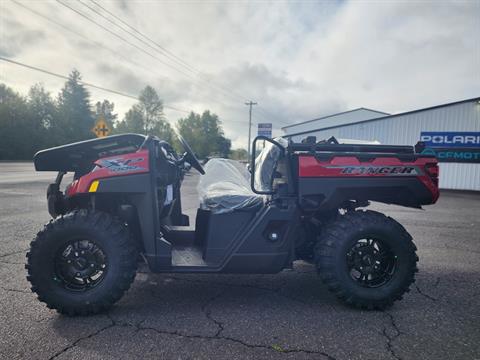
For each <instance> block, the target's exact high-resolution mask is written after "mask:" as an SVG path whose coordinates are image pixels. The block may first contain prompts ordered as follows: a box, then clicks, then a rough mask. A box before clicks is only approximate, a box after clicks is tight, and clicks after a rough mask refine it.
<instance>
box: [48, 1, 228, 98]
mask: <svg viewBox="0 0 480 360" xmlns="http://www.w3.org/2000/svg"><path fill="white" fill-rule="evenodd" d="M57 1H58V0H57ZM77 1H78V2H79V3H80V4H81V5H83V6H84V7H86V8H87V9H89V10H90V11H92V12H93V13H94V14H96V15H98V16H100V17H102V18H103V19H105V20H107V21H108V22H109V23H111V24H112V25H114V26H116V27H117V28H119V29H120V30H122V31H124V32H125V33H127V34H128V35H130V36H132V37H133V38H135V39H136V40H137V41H140V42H141V43H142V44H144V45H146V46H148V47H149V48H150V49H152V50H153V51H156V52H157V53H159V54H160V55H162V56H165V54H164V52H161V51H159V50H158V49H157V48H155V47H153V46H152V45H150V44H149V43H148V42H146V41H145V40H143V39H142V38H140V37H138V36H137V35H135V34H133V33H132V32H130V31H128V30H125V29H124V28H123V27H121V26H120V25H118V24H117V23H116V22H115V21H113V20H111V19H109V18H108V17H107V16H105V15H103V14H101V13H100V12H98V11H97V10H95V9H93V8H92V7H91V6H89V5H88V4H85V3H84V2H82V1H81V0H77ZM155 59H157V60H158V61H159V62H161V63H162V64H164V65H166V66H168V67H170V68H171V69H173V70H175V71H178V72H180V73H181V74H183V75H185V76H187V77H189V78H190V79H192V80H193V81H195V82H197V81H198V79H197V78H196V77H194V75H192V74H189V73H186V72H184V71H183V70H180V69H178V68H177V67H175V66H174V65H171V64H169V63H166V62H164V61H163V60H160V59H159V58H157V57H155ZM177 64H178V62H177ZM187 71H192V70H191V69H187ZM195 75H197V74H195ZM204 83H205V84H206V85H207V86H212V85H214V84H211V83H209V82H206V81H204ZM220 90H221V89H220ZM225 94H226V95H227V96H230V94H228V93H225Z"/></svg>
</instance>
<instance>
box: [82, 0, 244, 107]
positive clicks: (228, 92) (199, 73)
mask: <svg viewBox="0 0 480 360" xmlns="http://www.w3.org/2000/svg"><path fill="white" fill-rule="evenodd" d="M78 1H79V2H80V3H82V1H81V0H78ZM90 1H91V2H92V3H94V4H95V5H96V6H97V7H99V8H101V9H102V10H103V11H105V12H106V13H108V14H109V15H111V16H112V17H113V18H115V19H117V20H118V21H120V22H121V23H122V24H124V25H126V26H127V27H128V28H130V29H131V30H133V31H134V32H135V33H137V34H139V35H140V36H142V37H143V38H145V39H147V40H148V41H150V42H151V43H153V44H154V45H156V46H157V47H158V48H159V49H160V50H161V53H162V55H164V56H167V57H169V58H170V59H173V61H175V62H176V63H177V64H179V65H181V66H183V67H185V68H187V69H188V70H190V71H191V72H193V73H194V74H195V75H196V76H198V77H201V78H202V80H203V81H204V82H206V83H207V84H208V85H210V86H215V87H216V88H217V89H219V90H220V91H222V92H223V93H224V94H226V95H227V96H233V98H234V99H235V101H238V100H239V99H240V98H242V101H243V98H244V97H243V96H239V95H238V94H236V93H235V92H234V91H232V90H230V89H228V88H225V87H223V86H221V85H218V84H216V83H214V82H211V80H209V79H207V78H206V76H205V74H203V72H202V71H200V70H198V69H196V68H195V67H194V66H192V65H190V64H188V63H187V62H186V61H184V60H183V59H182V58H180V57H178V56H177V55H175V54H174V53H172V52H171V51H169V50H168V49H166V48H165V47H164V46H162V45H160V44H159V43H158V42H156V41H154V40H153V39H152V38H151V37H149V36H147V35H145V34H144V33H142V32H140V31H139V30H137V29H136V28H134V27H133V26H132V25H130V24H128V23H127V22H126V21H124V20H122V19H121V18H120V17H118V16H117V15H115V14H114V13H112V12H111V11H109V10H107V9H105V7H103V6H102V5H100V4H98V3H97V2H96V1H95V0H90ZM82 4H83V3H82ZM83 5H85V6H87V7H88V5H86V4H83ZM88 8H89V9H91V7H88ZM91 10H92V9H91ZM92 11H94V10H92ZM95 13H97V14H98V15H100V16H102V17H103V18H105V19H107V20H108V21H109V22H112V21H111V20H110V19H108V18H106V17H105V16H103V15H102V14H100V13H98V12H95ZM116 26H117V27H119V28H121V29H122V30H123V31H125V32H127V31H126V30H125V29H123V28H122V27H120V26H118V25H116ZM127 33H129V34H130V35H132V36H134V35H133V34H131V33H130V32H127ZM137 39H138V38H137ZM142 42H143V41H142ZM147 45H148V44H147ZM149 47H151V46H149ZM157 51H158V50H157Z"/></svg>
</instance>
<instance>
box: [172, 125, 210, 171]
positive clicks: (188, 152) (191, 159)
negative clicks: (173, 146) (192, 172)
mask: <svg viewBox="0 0 480 360" xmlns="http://www.w3.org/2000/svg"><path fill="white" fill-rule="evenodd" d="M178 139H179V140H180V142H181V143H182V145H183V149H184V150H185V153H186V154H185V156H184V158H183V159H184V160H185V161H187V162H188V163H190V165H192V167H194V168H195V169H196V170H197V171H198V172H199V173H200V174H202V175H205V170H203V167H202V165H200V162H199V161H198V159H197V157H196V156H195V154H194V153H193V150H192V148H191V147H190V145H188V143H187V142H186V141H185V139H184V138H183V137H182V135H180V134H179V135H178Z"/></svg>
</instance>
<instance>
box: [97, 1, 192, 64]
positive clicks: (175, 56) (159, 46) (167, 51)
mask: <svg viewBox="0 0 480 360" xmlns="http://www.w3.org/2000/svg"><path fill="white" fill-rule="evenodd" d="M90 1H91V2H92V3H94V4H95V5H96V6H97V7H99V8H100V9H102V10H103V11H105V12H106V13H107V14H109V15H110V16H112V17H113V18H114V19H116V20H118V21H120V22H121V23H122V24H124V25H125V26H127V27H128V28H130V29H131V30H133V31H134V32H136V33H137V34H139V35H140V36H142V37H143V38H145V39H147V40H149V41H150V42H152V43H153V44H155V45H156V46H157V47H158V48H159V49H161V50H162V51H163V52H164V53H165V54H166V55H165V56H167V57H170V58H172V59H175V60H174V61H177V63H179V64H183V65H182V66H184V67H185V68H188V69H190V70H191V71H193V72H196V73H200V70H197V69H195V68H194V67H193V66H191V65H189V64H188V63H187V62H186V61H184V60H182V58H180V57H178V56H177V55H175V54H174V53H172V52H171V51H169V50H167V49H166V48H165V47H163V46H162V45H160V44H159V43H157V42H156V41H154V40H152V39H151V38H150V37H148V36H147V35H145V34H143V33H141V32H140V31H139V30H137V29H136V28H134V27H133V26H131V25H130V24H128V23H127V22H126V21H124V20H122V19H121V18H120V17H118V16H117V15H115V14H114V13H112V12H111V11H109V10H108V9H106V8H105V7H103V6H102V5H100V4H99V3H98V2H96V1H95V0H90Z"/></svg>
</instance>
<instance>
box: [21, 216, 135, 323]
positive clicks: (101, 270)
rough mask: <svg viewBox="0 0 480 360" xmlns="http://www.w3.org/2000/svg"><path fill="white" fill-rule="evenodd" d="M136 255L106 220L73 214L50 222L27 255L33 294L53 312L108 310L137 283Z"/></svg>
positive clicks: (124, 233)
mask: <svg viewBox="0 0 480 360" xmlns="http://www.w3.org/2000/svg"><path fill="white" fill-rule="evenodd" d="M136 268H137V250H136V247H135V243H134V242H133V240H132V239H131V237H130V234H129V232H128V230H127V229H126V228H125V226H124V225H123V224H122V223H121V222H120V221H119V220H117V219H116V218H114V217H112V216H110V215H109V214H106V213H102V212H96V211H87V210H75V211H73V212H70V213H68V214H66V215H65V216H62V217H58V218H57V219H55V220H52V221H51V222H50V223H49V224H47V225H46V226H45V228H44V229H43V230H42V231H40V232H39V233H38V234H37V237H36V238H35V239H34V240H33V241H32V243H31V244H30V251H29V252H28V253H27V265H26V269H27V270H28V275H27V279H28V280H29V281H30V282H31V284H32V291H33V292H35V293H36V294H37V295H38V298H39V300H40V301H43V302H45V303H46V304H47V306H48V307H49V308H51V309H56V310H57V311H58V312H60V313H64V314H67V315H89V314H95V313H98V312H101V311H104V310H106V309H108V308H109V307H110V306H112V305H113V304H114V303H115V302H116V301H118V300H119V299H120V298H121V297H122V295H123V293H124V292H125V291H126V290H128V288H129V287H130V285H131V283H132V281H133V279H134V278H135V273H136Z"/></svg>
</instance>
